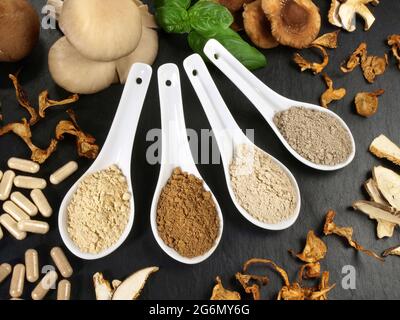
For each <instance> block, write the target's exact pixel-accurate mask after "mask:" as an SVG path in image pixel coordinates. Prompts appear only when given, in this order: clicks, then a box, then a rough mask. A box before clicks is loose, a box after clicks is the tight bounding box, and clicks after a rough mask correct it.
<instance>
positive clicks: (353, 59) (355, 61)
mask: <svg viewBox="0 0 400 320" xmlns="http://www.w3.org/2000/svg"><path fill="white" fill-rule="evenodd" d="M366 53H367V44H366V43H365V42H362V43H360V45H359V46H358V47H357V49H356V50H354V52H353V53H352V54H351V56H350V57H349V58H348V60H347V62H346V63H345V64H344V65H342V66H341V67H340V70H342V72H344V73H348V72H351V71H353V70H354V69H355V68H356V67H357V66H358V65H360V63H361V60H362V58H363V57H364V56H365V55H366Z"/></svg>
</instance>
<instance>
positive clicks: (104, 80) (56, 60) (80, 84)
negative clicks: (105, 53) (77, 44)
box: [49, 37, 115, 94]
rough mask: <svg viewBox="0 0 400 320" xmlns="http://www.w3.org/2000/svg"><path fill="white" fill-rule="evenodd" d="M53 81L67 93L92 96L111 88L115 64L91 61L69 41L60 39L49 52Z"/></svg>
mask: <svg viewBox="0 0 400 320" xmlns="http://www.w3.org/2000/svg"><path fill="white" fill-rule="evenodd" d="M49 70H50V73H51V76H52V78H53V80H54V81H55V82H56V83H57V84H58V85H59V86H60V87H62V88H64V89H65V90H67V91H70V92H74V93H81V94H91V93H95V92H98V91H100V90H103V89H105V88H107V87H109V86H110V85H111V84H112V83H113V81H114V79H115V62H99V61H91V60H88V59H86V58H85V57H84V56H82V55H81V54H80V53H79V52H78V51H77V50H76V49H75V48H74V47H73V46H72V45H71V44H70V43H69V41H68V40H67V38H66V37H62V38H61V39H59V40H58V41H57V42H56V43H55V44H54V45H53V46H52V47H51V49H50V51H49Z"/></svg>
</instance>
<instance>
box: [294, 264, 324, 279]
mask: <svg viewBox="0 0 400 320" xmlns="http://www.w3.org/2000/svg"><path fill="white" fill-rule="evenodd" d="M320 276H321V264H320V263H319V262H313V263H306V264H303V265H302V266H301V268H300V271H299V283H301V281H302V280H303V279H315V278H319V277H320Z"/></svg>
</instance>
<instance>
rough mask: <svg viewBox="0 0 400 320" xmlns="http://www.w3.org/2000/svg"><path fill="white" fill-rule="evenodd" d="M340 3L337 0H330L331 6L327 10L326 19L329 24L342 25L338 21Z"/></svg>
mask: <svg viewBox="0 0 400 320" xmlns="http://www.w3.org/2000/svg"><path fill="white" fill-rule="evenodd" d="M341 4H342V3H341V2H340V1H339V0H332V2H331V6H330V8H329V12H328V20H329V23H330V24H333V25H334V26H337V27H340V28H341V27H342V26H343V25H342V21H340V17H339V7H340V5H341Z"/></svg>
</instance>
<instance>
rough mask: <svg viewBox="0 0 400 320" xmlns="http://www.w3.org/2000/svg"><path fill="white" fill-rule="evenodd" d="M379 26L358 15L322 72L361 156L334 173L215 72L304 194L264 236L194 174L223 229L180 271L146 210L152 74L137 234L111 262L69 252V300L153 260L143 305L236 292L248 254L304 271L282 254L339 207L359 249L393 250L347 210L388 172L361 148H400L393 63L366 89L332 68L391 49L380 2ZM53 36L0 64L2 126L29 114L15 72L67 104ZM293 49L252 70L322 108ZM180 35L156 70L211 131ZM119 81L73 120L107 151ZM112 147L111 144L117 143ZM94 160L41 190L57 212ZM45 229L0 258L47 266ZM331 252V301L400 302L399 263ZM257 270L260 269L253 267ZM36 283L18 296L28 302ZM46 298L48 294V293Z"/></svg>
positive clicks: (395, 28)
mask: <svg viewBox="0 0 400 320" xmlns="http://www.w3.org/2000/svg"><path fill="white" fill-rule="evenodd" d="M32 2H33V4H34V5H35V7H36V9H37V10H38V12H40V10H41V8H42V6H43V5H44V4H45V1H43V0H34V1H32ZM315 2H316V3H317V4H318V5H319V6H320V9H321V15H322V17H323V21H324V22H323V28H322V30H321V31H322V32H328V31H332V30H335V29H334V28H333V27H332V26H330V25H329V24H328V23H327V19H326V16H327V11H328V6H329V4H328V2H329V1H326V0H324V1H322V0H320V1H315ZM372 10H373V12H374V14H375V16H376V18H377V19H376V22H375V24H374V25H373V27H372V29H371V30H370V31H369V32H364V31H363V24H362V22H361V21H360V20H357V30H356V31H355V32H353V33H347V32H345V31H343V32H341V33H340V39H339V48H338V49H336V50H334V51H330V64H329V66H328V67H327V69H326V71H327V72H328V74H329V75H330V76H331V77H332V78H333V79H334V83H335V86H336V87H341V86H343V87H345V88H346V89H347V92H348V93H347V96H346V97H345V99H344V100H342V101H340V102H338V103H334V104H332V106H331V109H332V110H333V111H334V112H337V114H339V115H340V116H341V117H343V119H344V120H345V121H346V122H347V124H348V125H349V127H350V128H351V130H352V131H353V134H354V137H355V140H356V145H357V155H356V157H355V159H354V161H353V163H352V164H351V165H349V166H348V167H347V168H345V169H343V170H340V171H338V172H331V173H324V172H318V171H315V170H312V169H310V168H307V167H305V166H304V165H302V164H301V163H300V162H298V161H296V160H295V159H294V158H293V157H292V156H291V155H290V154H289V153H288V152H287V151H286V150H285V148H284V147H283V146H282V145H281V143H280V142H279V141H278V139H277V138H276V137H275V135H274V134H273V132H272V130H271V129H270V128H269V127H268V125H267V123H266V122H265V121H264V120H263V118H262V117H261V116H260V114H259V113H258V112H257V111H256V110H255V108H253V107H252V105H251V104H250V103H249V102H248V101H247V100H246V98H245V97H244V96H243V95H242V94H241V93H240V92H239V90H238V89H236V88H235V87H234V85H233V84H232V83H231V82H230V81H229V80H228V79H227V78H225V76H224V75H223V74H222V73H221V72H219V71H218V70H216V69H215V68H213V67H210V68H211V72H212V75H213V77H214V79H215V81H216V83H217V85H218V87H219V89H220V91H221V93H222V95H223V97H224V98H225V101H226V103H227V105H228V106H229V108H230V110H231V112H232V113H233V115H234V117H235V119H236V120H237V122H238V123H239V125H240V126H241V127H242V128H243V129H244V128H254V129H255V140H256V143H257V144H258V145H259V146H260V147H261V148H263V149H264V150H266V151H267V152H269V153H271V154H272V155H273V156H275V157H276V158H278V159H280V160H281V161H282V162H283V163H284V164H285V165H287V166H288V168H289V169H290V170H291V171H292V172H293V174H294V175H295V177H296V178H297V181H298V183H299V187H300V189H301V194H302V208H301V214H300V217H299V219H298V221H297V222H296V224H295V225H293V226H292V227H291V228H289V229H288V230H284V231H279V232H272V231H266V230H262V229H259V228H257V227H255V226H253V225H252V224H250V223H249V222H248V221H247V220H245V219H244V218H243V217H242V216H241V215H240V214H239V212H237V211H236V209H235V207H234V206H233V204H232V201H231V199H230V197H229V195H228V192H227V188H226V185H225V179H224V176H223V171H222V167H221V166H220V165H200V166H199V170H200V172H201V174H202V175H203V177H204V178H205V180H206V181H207V183H208V184H209V186H210V187H211V188H212V190H213V191H214V193H215V195H216V197H217V199H218V200H219V204H220V206H221V208H222V211H223V215H224V222H225V229H224V234H223V237H222V240H221V243H220V245H219V247H218V249H217V250H216V252H215V253H214V254H213V255H212V256H211V257H210V258H209V259H208V260H207V261H205V262H203V263H201V264H199V265H194V266H188V265H183V264H180V263H178V262H175V261H174V260H172V259H171V258H169V257H168V256H167V255H166V254H164V252H163V251H162V250H161V249H160V248H159V247H158V245H157V243H156V241H155V240H154V238H153V235H152V232H151V229H150V221H149V210H150V205H151V201H152V197H153V190H154V188H155V185H156V181H157V177H158V172H159V166H158V165H149V164H148V163H147V162H146V157H145V155H146V149H147V147H148V146H149V145H151V144H152V142H151V141H146V133H147V132H148V130H150V129H152V128H159V127H160V116H159V101H158V92H157V84H156V78H155V77H153V79H152V82H151V86H150V91H149V94H148V97H147V100H146V102H145V106H144V109H143V113H142V116H141V119H140V123H139V127H138V131H137V135H136V139H135V145H134V152H133V157H132V181H133V186H134V193H135V201H136V204H135V206H136V207H135V210H136V215H135V222H134V227H133V230H132V232H131V234H130V236H129V237H128V239H127V241H126V242H125V243H124V245H123V246H122V247H121V248H120V249H119V250H117V251H116V252H115V253H113V254H111V255H110V256H108V257H106V258H103V259H100V260H98V261H84V260H80V259H78V258H75V257H73V256H72V255H71V254H69V253H67V254H68V256H69V258H70V260H71V263H72V265H73V267H74V270H75V273H74V276H73V278H72V286H73V292H72V297H73V298H74V299H94V297H95V296H94V290H93V285H92V280H91V278H92V275H93V273H95V272H97V271H102V272H104V274H105V276H106V277H107V278H109V279H117V278H118V279H123V278H124V277H126V276H128V275H129V274H131V273H132V272H133V271H135V270H138V269H140V268H143V267H146V266H149V265H157V266H160V271H159V272H158V273H157V274H155V275H154V276H152V278H151V280H150V281H149V283H148V285H146V287H145V290H144V291H143V294H142V296H141V298H142V299H208V298H209V297H210V293H211V289H212V287H213V284H214V278H215V276H217V275H220V276H221V277H222V279H223V282H224V284H225V285H226V286H227V287H231V288H236V289H239V287H238V285H237V284H236V282H235V280H234V279H233V275H234V273H235V272H237V271H239V270H240V269H241V265H242V263H243V262H244V261H245V260H247V259H248V258H252V257H265V258H271V259H273V260H274V261H276V262H277V263H278V264H279V265H281V266H283V267H284V268H286V269H287V270H288V272H289V274H290V276H291V278H292V279H294V278H295V276H296V272H297V270H298V268H299V266H300V263H298V262H297V261H296V260H295V259H294V258H293V257H291V256H290V255H289V254H288V251H287V250H288V249H294V250H300V249H301V248H302V247H303V245H304V241H305V236H306V234H307V231H308V230H310V229H314V230H316V232H317V233H318V234H321V232H322V230H321V229H322V226H323V220H324V216H325V213H326V211H327V209H329V208H334V209H335V210H337V212H338V215H337V222H338V223H339V224H341V225H345V226H353V227H354V231H355V238H356V239H357V240H358V241H359V242H360V243H361V244H363V245H365V246H366V247H367V248H371V249H373V250H376V251H377V252H379V253H380V252H382V250H383V249H386V248H388V247H390V246H393V245H397V244H399V243H400V239H399V234H398V232H397V231H396V232H395V234H394V236H393V238H391V239H385V240H378V239H377V237H376V233H375V222H374V221H372V220H369V219H368V218H367V217H366V216H364V215H361V214H360V213H357V212H354V211H353V210H352V209H351V208H350V205H351V203H352V202H353V201H354V200H357V199H363V198H364V197H365V194H364V193H363V191H362V189H361V185H362V183H363V182H364V181H365V179H366V178H368V177H369V176H370V172H371V169H372V167H373V166H375V165H379V164H384V165H387V166H389V167H392V166H391V165H390V164H389V163H388V162H386V161H380V160H378V159H376V158H375V157H373V156H372V155H371V154H369V153H368V145H369V143H370V142H371V141H372V139H373V138H374V137H375V136H377V135H378V134H380V133H385V134H387V135H388V136H389V137H391V138H392V139H393V140H394V141H396V142H400V139H399V134H400V126H399V120H400V118H399V117H400V116H399V111H398V108H399V105H398V104H399V92H400V81H399V80H400V70H399V69H398V68H397V66H396V64H395V61H394V59H393V58H392V57H390V66H389V68H388V70H387V72H386V73H385V74H384V75H383V76H381V77H378V78H377V80H376V81H375V83H374V84H368V83H367V82H366V81H365V80H364V78H363V76H362V74H361V71H360V69H359V68H358V69H356V70H355V71H354V72H352V73H351V74H347V75H345V74H342V73H341V72H340V70H339V64H340V62H342V61H343V60H344V59H345V58H346V57H347V56H348V55H349V54H350V53H351V52H352V51H353V50H354V49H355V48H356V47H357V46H358V44H359V43H360V42H361V41H366V42H367V43H368V48H369V53H370V54H376V55H383V54H384V53H385V52H388V51H389V48H388V47H387V45H386V43H385V42H386V41H385V39H386V38H387V36H388V35H390V34H392V33H400V20H399V18H398V17H399V13H400V2H398V1H384V2H382V3H381V4H380V5H379V6H378V7H376V8H373V9H372ZM60 35H61V33H60V32H59V31H57V30H41V37H40V43H39V45H38V46H37V48H36V49H35V51H34V52H33V54H32V55H31V56H30V57H29V58H27V59H26V60H24V61H22V62H20V63H17V64H4V63H3V64H0V101H1V103H2V105H3V110H4V115H5V119H6V122H10V121H15V120H18V119H20V118H21V117H22V116H26V115H25V113H24V111H23V110H22V109H21V108H19V107H18V105H17V103H16V100H15V96H14V91H13V89H12V86H11V82H10V81H9V80H8V77H7V76H8V73H10V72H15V71H17V70H18V69H19V68H21V67H22V68H23V69H22V75H21V80H22V84H23V86H24V88H25V89H26V91H27V92H28V95H29V97H30V98H31V99H32V100H33V101H35V102H36V101H37V96H38V94H39V92H40V91H42V90H44V89H49V90H50V93H51V97H52V98H63V97H65V96H66V95H67V93H66V92H64V91H63V90H62V89H60V88H59V87H57V85H56V84H55V83H54V82H53V81H52V79H51V77H50V75H49V72H48V67H47V52H48V49H49V47H50V46H51V45H52V44H53V43H54V42H55V41H56V40H57V39H58V38H59V37H60ZM294 52H295V51H294V50H292V49H290V48H284V47H279V48H276V49H273V50H266V51H265V54H266V56H267V59H268V66H267V67H266V68H264V69H262V70H258V71H257V72H255V74H256V75H257V76H258V77H259V78H260V79H261V80H262V81H263V82H265V83H266V84H268V85H269V86H270V87H271V88H272V89H274V90H276V91H277V92H279V93H281V94H283V95H285V96H288V97H289V98H292V99H296V100H303V101H307V102H311V103H318V99H319V96H320V94H321V93H322V92H323V90H324V89H325V85H324V83H323V81H322V79H321V78H320V76H314V75H312V74H310V73H308V72H305V73H301V72H299V70H298V68H297V67H296V66H295V65H294V64H293V62H292V61H291V57H292V54H293V53H294ZM191 53H192V52H191V50H190V48H189V47H188V45H187V42H186V37H185V36H180V35H167V34H165V33H164V32H160V52H159V56H158V59H157V61H156V63H155V64H154V66H153V67H154V70H155V71H156V70H157V68H158V66H160V65H161V64H163V63H167V62H174V63H176V64H178V66H179V68H180V70H181V72H182V74H181V77H182V81H183V83H182V88H183V101H184V111H185V117H186V121H187V126H188V127H189V128H193V129H195V130H197V131H199V130H200V129H202V128H209V124H208V122H207V119H206V117H205V114H204V112H203V111H202V108H201V106H200V104H199V102H198V99H197V97H196V95H195V93H194V91H193V90H192V88H191V85H190V83H189V81H188V79H187V77H186V75H184V73H183V68H182V61H183V59H184V58H185V57H186V56H188V55H189V54H191ZM305 55H306V56H308V57H311V58H316V59H317V58H318V55H316V54H314V53H312V52H310V51H307V50H306V52H305ZM378 88H383V89H385V91H386V93H385V94H384V95H383V96H382V97H381V98H380V107H379V111H378V113H377V114H376V115H375V116H373V117H372V118H370V119H364V118H361V117H359V116H358V115H356V114H355V111H354V105H353V99H354V96H355V94H356V93H357V92H360V91H373V90H376V89H378ZM122 89H123V88H122V86H120V85H113V86H112V87H111V88H109V89H107V90H105V91H103V92H100V93H98V94H95V95H91V96H82V97H81V99H80V100H79V102H78V103H76V104H75V106H74V109H75V110H76V113H77V115H78V120H79V123H80V124H81V126H82V128H84V130H86V131H87V132H90V133H92V134H94V135H95V136H96V137H97V139H98V142H99V144H100V145H102V144H103V142H104V140H105V137H106V135H107V132H108V130H109V127H110V125H111V121H112V119H113V116H114V113H115V111H116V107H117V105H118V101H119V98H120V95H121V92H122ZM60 109H61V110H58V111H55V110H54V111H50V112H48V117H47V119H46V120H45V121H43V122H42V123H40V124H39V125H38V126H37V127H35V129H34V130H33V135H34V142H35V143H36V144H38V145H39V146H42V147H46V146H47V145H48V142H49V141H50V138H51V137H53V134H54V128H55V125H56V123H57V122H58V121H59V120H60V119H63V118H66V114H65V113H64V112H63V110H65V109H66V108H65V107H61V108H60ZM116 143H118V141H116ZM11 156H18V157H25V158H27V157H29V152H28V150H27V148H26V147H25V145H24V144H23V143H22V142H21V141H20V140H19V139H18V138H17V137H15V136H14V135H7V136H5V137H2V138H0V168H2V169H3V171H4V170H5V169H6V161H7V159H8V158H9V157H11ZM76 159H77V155H76V151H75V145H74V141H73V140H72V139H67V140H66V141H65V142H63V143H61V145H60V147H59V148H58V150H57V152H56V153H55V154H54V155H53V156H52V157H51V158H50V159H49V161H48V162H47V163H46V164H45V165H44V166H43V167H42V170H41V175H43V177H46V178H47V177H48V176H49V174H50V173H51V172H52V171H53V170H54V169H56V168H57V167H59V166H60V165H62V164H64V163H65V162H67V161H69V160H76ZM90 163H91V162H90V161H88V160H85V159H81V160H79V164H80V168H79V172H78V173H76V174H75V175H74V176H73V178H70V179H68V180H67V181H66V182H64V183H63V184H61V185H60V186H56V187H49V188H47V190H46V194H47V195H48V196H49V199H50V201H51V204H52V206H53V208H54V209H55V211H56V212H57V208H58V206H59V204H60V202H61V200H62V197H63V195H64V194H65V192H66V191H67V190H68V188H69V187H70V186H71V185H72V184H73V183H74V180H75V179H77V178H78V176H79V175H80V174H82V173H83V172H84V171H85V170H86V169H87V168H88V166H89V165H90ZM50 224H51V231H50V232H49V233H48V234H47V235H45V236H39V235H30V236H29V237H28V238H27V240H25V241H22V242H18V241H16V240H14V239H13V238H12V237H11V236H9V235H6V236H5V237H4V238H3V240H1V241H0V261H1V262H9V263H12V264H15V263H18V262H21V261H22V259H23V254H24V252H25V250H26V249H28V248H36V249H37V250H38V251H39V254H40V262H41V264H47V263H50V259H49V255H48V253H49V250H50V249H51V248H52V247H53V246H55V245H62V241H61V238H60V235H59V232H58V228H57V213H55V214H54V215H53V217H52V218H51V219H50ZM325 241H326V243H327V245H328V248H329V249H328V255H327V258H326V259H325V260H324V261H323V268H324V269H327V270H329V271H330V272H331V278H332V281H333V282H335V283H337V286H336V288H335V289H334V290H333V291H332V293H331V294H330V298H332V299H378V298H379V299H399V298H400V290H399V286H400V278H399V276H398V272H399V266H400V260H399V258H398V257H389V258H387V259H386V262H385V263H384V264H382V263H380V262H378V261H376V260H374V259H373V258H371V257H369V256H366V255H364V254H361V253H358V252H356V251H354V250H352V249H349V248H348V246H347V245H345V244H344V242H343V241H342V240H341V239H337V238H335V237H329V238H326V239H325ZM345 265H353V266H354V267H355V269H356V274H357V278H356V286H357V288H356V289H355V290H344V289H343V288H342V286H341V280H342V277H343V275H342V273H341V272H342V267H343V266H345ZM260 271H261V270H260ZM268 273H269V275H270V277H271V283H270V284H269V285H268V286H267V288H266V289H265V291H264V296H265V298H273V297H275V295H276V293H277V292H278V290H279V287H280V285H281V281H280V280H279V278H278V277H277V276H276V275H275V274H274V273H272V272H268ZM8 287H9V279H8V280H7V281H6V282H5V283H3V284H1V285H0V298H1V299H7V298H8ZM32 287H33V286H32V285H28V286H27V287H26V290H25V297H29V294H30V292H31V290H32ZM48 298H51V299H52V298H55V292H52V293H51V294H50V295H49V296H48Z"/></svg>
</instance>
